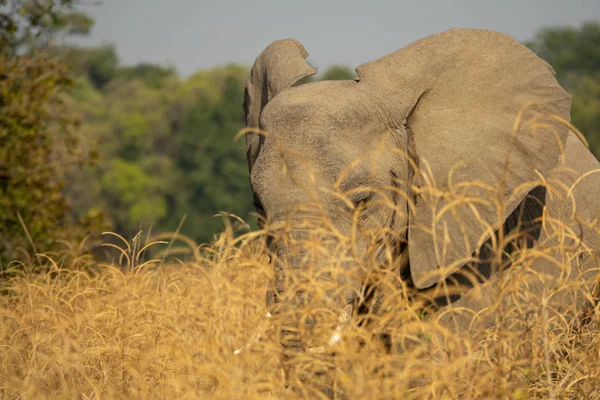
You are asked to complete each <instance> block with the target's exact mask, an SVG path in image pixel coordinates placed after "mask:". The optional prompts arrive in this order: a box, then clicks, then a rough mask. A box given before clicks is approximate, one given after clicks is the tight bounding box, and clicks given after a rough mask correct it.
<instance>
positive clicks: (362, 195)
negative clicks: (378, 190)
mask: <svg viewBox="0 0 600 400" xmlns="http://www.w3.org/2000/svg"><path fill="white" fill-rule="evenodd" d="M372 199H373V193H372V192H365V191H361V192H358V193H356V194H354V195H352V196H350V200H351V201H352V203H353V204H354V207H355V208H359V207H364V206H365V205H366V204H368V203H369V201H371V200H372Z"/></svg>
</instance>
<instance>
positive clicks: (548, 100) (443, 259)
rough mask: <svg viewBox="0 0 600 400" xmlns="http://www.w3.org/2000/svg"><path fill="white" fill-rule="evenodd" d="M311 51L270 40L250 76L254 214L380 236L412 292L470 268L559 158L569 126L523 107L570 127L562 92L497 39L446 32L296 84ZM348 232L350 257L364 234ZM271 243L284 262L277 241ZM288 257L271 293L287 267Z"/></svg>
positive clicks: (531, 59)
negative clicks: (530, 116)
mask: <svg viewBox="0 0 600 400" xmlns="http://www.w3.org/2000/svg"><path fill="white" fill-rule="evenodd" d="M307 56H308V54H307V52H306V50H305V49H304V47H303V46H302V45H301V44H300V43H299V42H298V41H296V40H292V39H286V40H280V41H276V42H274V43H272V44H271V45H270V46H268V47H267V48H266V49H265V50H264V51H263V52H262V53H261V54H260V55H259V56H258V58H257V59H256V62H255V64H254V66H253V68H252V71H251V75H250V78H249V79H248V81H247V85H246V91H245V102H244V109H245V113H246V125H247V128H250V130H251V131H252V132H250V133H249V134H247V136H246V140H247V142H246V143H247V157H248V166H249V170H250V182H251V186H252V190H253V191H254V194H255V205H256V208H257V211H258V212H259V213H260V214H261V215H263V217H264V218H265V220H266V221H268V223H269V224H270V225H271V226H275V225H276V224H277V223H281V222H282V221H284V220H287V221H288V222H289V221H290V220H291V221H297V222H298V221H300V220H303V221H305V220H310V219H311V218H312V217H315V219H319V218H321V217H322V215H323V214H325V215H326V216H327V217H328V218H329V220H330V221H331V224H332V225H333V226H334V228H335V230H336V231H337V232H341V233H342V234H346V235H348V236H350V235H352V234H353V233H352V231H353V230H356V225H357V224H358V225H359V228H360V226H362V227H375V228H377V227H379V228H385V230H386V231H387V232H388V233H390V234H391V235H392V236H394V239H393V240H392V242H393V243H394V244H395V245H397V246H398V248H399V251H398V253H397V256H398V259H403V260H406V262H405V264H406V265H407V268H406V271H405V272H406V274H407V275H406V276H408V277H409V279H411V280H412V282H413V283H414V286H416V287H417V288H427V287H431V286H432V285H435V284H436V283H438V282H441V281H443V280H444V279H446V278H448V276H450V275H451V274H454V273H456V272H457V271H459V270H460V269H461V268H462V267H463V266H464V265H465V264H467V263H469V262H471V261H472V260H473V257H474V254H478V250H479V249H480V248H481V246H482V244H483V243H484V242H485V241H486V240H488V239H489V238H491V237H492V236H493V235H494V233H495V232H497V231H498V230H499V229H500V228H501V227H502V226H503V224H505V223H506V221H507V219H508V218H509V216H510V215H511V213H513V211H514V210H515V209H517V207H518V206H519V205H520V204H523V202H524V201H525V199H526V196H527V194H528V193H529V192H530V191H531V189H532V188H533V186H528V185H527V182H531V181H538V180H539V179H540V177H541V176H545V175H547V174H548V173H549V171H551V170H552V169H553V168H554V167H555V165H556V164H557V162H558V161H559V157H560V155H561V151H562V149H563V146H564V144H565V142H566V139H567V136H568V132H569V131H568V128H567V127H566V126H565V125H563V124H561V123H560V122H559V121H558V118H557V119H551V118H549V119H547V120H546V121H545V123H544V124H543V126H542V128H540V129H536V130H535V132H533V133H532V129H531V126H530V125H528V124H526V123H523V121H524V120H525V119H526V118H525V117H524V115H525V114H526V112H525V114H523V110H535V111H536V112H538V113H541V114H543V115H546V116H547V115H555V116H558V117H560V118H562V119H564V120H567V121H568V120H569V115H570V96H569V95H568V94H567V93H566V92H565V91H564V90H563V89H562V88H561V87H560V85H559V84H558V83H557V81H556V80H555V78H554V71H553V70H552V68H551V67H550V66H549V65H548V64H547V63H546V62H545V61H543V60H541V59H540V58H538V57H537V56H536V55H535V54H534V53H532V52H531V51H529V50H528V49H527V48H526V47H524V46H523V45H521V44H519V43H518V42H517V41H516V40H514V39H512V38H510V37H508V36H506V35H504V34H500V33H497V32H493V31H488V30H472V29H452V30H449V31H446V32H443V33H439V34H436V35H433V36H430V37H427V38H424V39H421V40H419V41H416V42H414V43H412V44H410V45H408V46H406V47H404V48H402V49H400V50H398V51H396V52H394V53H391V54H389V55H387V56H384V57H382V58H380V59H377V60H375V61H372V62H368V63H366V64H363V65H361V66H359V67H358V68H356V72H357V74H358V76H357V77H356V78H355V79H354V80H347V81H322V82H313V83H306V84H300V85H298V82H299V81H300V80H301V79H302V78H304V77H307V76H309V75H312V74H314V73H316V71H315V69H313V68H312V67H311V66H309V65H308V64H307V62H306V61H305V58H306V57H307ZM541 114H540V115H541ZM519 121H521V122H519ZM350 166H351V167H352V168H349V167H350ZM362 189H369V190H362ZM338 192H343V193H346V194H347V197H346V199H344V198H341V197H340V196H337V195H336V193H338ZM384 199H385V200H386V201H387V202H388V203H391V204H393V207H383V206H381V204H382V202H381V201H378V200H384ZM465 199H467V200H465ZM346 200H347V201H346ZM308 204H311V206H307V205H308ZM303 206H305V207H303ZM298 210H302V211H301V212H298ZM317 213H320V215H319V216H316V214H317ZM357 213H358V214H359V216H358V219H357V218H356V215H357ZM292 215H293V216H292ZM357 221H358V222H357ZM291 230H292V232H293V231H294V227H293V224H292V225H291ZM300 231H301V229H299V230H298V232H300ZM357 232H358V233H355V234H354V235H355V242H356V243H357V247H358V249H359V252H360V251H363V250H364V249H365V246H366V243H367V241H368V240H367V238H366V236H365V237H363V236H361V235H362V234H361V232H365V230H364V229H358V230H357ZM297 236H301V234H300V233H298V235H297ZM271 246H272V247H273V250H274V253H275V254H277V255H278V256H280V258H282V259H285V258H286V246H285V245H283V244H278V243H271ZM288 261H289V262H288V263H287V264H286V265H288V267H287V268H288V269H287V270H286V267H285V266H284V267H281V268H280V271H279V272H278V278H277V279H276V280H277V288H276V289H277V291H278V292H279V291H283V290H285V284H284V283H283V282H284V281H285V279H284V278H285V276H286V274H289V273H291V271H292V270H293V269H294V266H293V264H294V263H295V262H296V261H297V260H296V259H295V258H294V257H291V256H290V257H289V259H288ZM356 284H359V283H356ZM355 296H356V295H355V294H353V293H346V294H344V295H342V296H339V297H340V299H342V300H341V302H342V304H340V306H342V307H343V306H344V304H343V303H344V302H350V301H351V300H352V298H353V297H355Z"/></svg>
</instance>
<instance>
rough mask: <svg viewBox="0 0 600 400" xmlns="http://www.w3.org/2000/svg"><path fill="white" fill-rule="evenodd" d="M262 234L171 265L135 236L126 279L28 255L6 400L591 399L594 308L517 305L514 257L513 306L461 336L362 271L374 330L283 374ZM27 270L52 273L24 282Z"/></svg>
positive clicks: (5, 325) (541, 302) (499, 306)
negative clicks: (268, 300) (372, 304)
mask: <svg viewBox="0 0 600 400" xmlns="http://www.w3.org/2000/svg"><path fill="white" fill-rule="evenodd" d="M163 236H164V237H162V238H160V237H159V238H156V240H159V239H165V237H167V238H168V236H167V235H163ZM260 236H261V233H260V232H254V233H244V234H241V235H240V234H234V230H233V229H228V230H226V231H224V232H223V233H222V234H221V236H220V237H219V238H218V240H217V241H216V242H215V243H214V245H212V246H211V247H201V248H199V249H198V248H195V247H194V246H191V244H190V246H189V251H188V253H190V254H191V255H190V256H189V260H188V261H186V262H181V263H176V262H173V261H172V260H173V259H172V258H170V259H169V260H171V261H168V262H163V261H162V259H161V258H160V257H159V258H156V259H148V260H146V259H145V258H146V257H144V254H146V253H147V252H148V248H144V247H143V246H142V245H141V244H139V243H137V239H136V240H135V241H134V243H131V244H128V243H126V242H123V244H122V246H121V248H122V252H123V259H122V261H123V264H126V267H125V268H123V267H121V268H117V267H115V266H111V265H91V266H90V265H89V263H90V261H89V260H88V259H86V258H83V257H80V258H76V257H72V256H70V257H65V255H64V254H63V255H61V254H54V255H51V256H38V257H37V258H36V259H32V261H31V264H30V265H29V266H27V265H26V266H25V268H24V270H23V271H22V272H21V273H19V274H17V276H15V277H13V278H11V279H10V281H9V282H8V283H6V284H5V286H4V287H3V295H2V296H0V345H1V347H2V351H1V352H0V361H1V362H0V393H1V394H2V398H3V399H39V398H61V399H102V398H106V399H112V398H119V399H122V398H139V399H203V398H215V399H266V398H296V397H300V398H320V397H322V396H324V395H323V394H322V391H323V390H327V389H323V388H327V387H331V388H333V394H334V395H335V396H336V397H337V398H348V399H362V398H368V399H373V400H374V399H390V398H407V399H410V398H431V399H459V398H460V399H482V398H503V399H504V398H510V399H524V398H555V399H562V398H573V399H592V398H598V396H600V389H599V388H600V362H599V361H598V360H599V357H600V354H599V352H600V342H599V340H600V335H599V329H598V322H599V320H598V316H599V313H598V308H597V307H594V305H593V304H592V305H588V306H587V307H584V308H583V311H582V309H576V308H575V306H574V303H573V304H567V305H566V307H564V304H563V307H562V308H561V309H560V310H559V308H557V307H555V304H554V302H553V299H554V298H556V297H557V296H558V295H559V294H560V293H562V292H564V291H565V290H569V291H571V290H575V291H576V292H578V293H583V294H584V295H585V293H584V289H581V288H582V287H583V286H580V285H579V284H580V283H582V282H576V281H575V282H573V281H568V282H567V281H565V282H564V284H563V285H558V286H556V287H553V288H550V289H548V290H547V291H545V292H544V294H543V296H535V297H534V296H531V295H528V293H527V292H526V290H523V285H522V284H521V283H522V280H521V279H519V277H522V276H524V275H526V272H527V271H526V269H527V266H526V264H527V263H526V262H524V260H526V259H527V257H528V255H527V254H525V253H523V254H521V255H520V259H519V260H515V262H514V263H515V266H514V268H512V270H509V271H507V272H506V273H505V276H506V278H504V279H503V281H502V282H501V283H500V286H501V287H502V290H503V292H504V293H505V295H506V296H508V297H511V298H512V299H513V301H512V302H511V303H510V304H511V305H510V306H507V304H509V303H507V302H499V301H492V303H491V304H492V305H491V307H490V308H489V309H488V310H487V311H486V312H488V313H489V314H488V315H490V316H491V317H492V318H493V319H494V321H495V323H494V324H492V325H491V326H487V327H483V328H477V326H476V325H474V326H473V327H472V329H470V331H469V332H458V333H457V332H452V331H451V330H448V329H445V328H443V327H442V326H440V325H439V324H438V323H437V317H424V316H423V314H422V313H420V312H419V310H420V309H419V306H418V303H419V302H418V301H409V300H408V297H409V293H408V291H407V290H406V287H405V286H403V285H402V282H401V281H400V280H399V278H398V277H394V276H391V275H390V274H389V271H387V272H386V271H384V270H381V269H380V271H379V272H380V273H378V274H371V275H372V277H374V276H375V275H377V276H379V278H378V277H375V278H374V279H379V282H380V284H381V285H380V287H383V286H386V288H384V289H383V291H384V292H385V293H386V297H385V298H384V299H383V301H382V302H381V304H380V308H379V312H378V313H376V314H377V315H375V314H373V315H372V318H371V322H370V323H368V324H367V323H364V324H359V323H356V321H357V320H358V317H356V316H355V317H354V318H353V320H352V322H350V323H348V324H345V325H341V326H340V327H341V329H340V330H339V332H340V334H341V339H340V341H339V342H337V343H334V344H332V345H331V346H329V347H330V348H327V349H326V350H325V352H323V351H313V350H315V348H311V349H310V350H308V351H306V352H303V353H301V354H299V355H298V356H297V357H296V359H294V361H293V363H294V365H293V369H294V370H295V373H294V374H293V375H289V376H293V378H290V377H287V378H286V375H285V374H284V372H283V368H282V365H281V362H280V360H281V347H280V345H279V328H278V326H279V325H278V324H279V322H278V321H279V319H278V318H276V317H275V316H273V317H270V318H269V317H267V314H266V308H265V288H266V287H267V286H268V283H269V280H270V279H271V277H272V267H271V266H270V265H269V262H268V261H269V260H268V257H267V256H266V251H265V249H264V245H262V244H261V243H262V238H261V237H260ZM177 242H179V241H177ZM180 250H182V248H181V247H180V248H172V251H174V252H175V253H177V252H179V251H180ZM69 252H70V253H76V249H71V250H70V251H69ZM66 259H69V260H71V261H69V262H70V263H71V264H70V265H60V266H59V265H58V264H57V263H58V260H66ZM34 263H37V264H38V266H39V265H44V266H45V267H46V269H47V273H43V274H29V273H27V270H28V267H31V266H32V265H34ZM517 264H518V265H517ZM90 267H91V271H92V272H84V269H85V270H87V271H89V270H90ZM565 267H567V266H566V265H565ZM309 270H310V269H309ZM313 277H314V276H313ZM306 278H307V279H309V280H305V283H307V284H308V286H310V288H311V290H315V293H316V291H318V290H320V289H319V284H320V283H319V282H317V281H315V280H314V279H313V280H312V281H310V279H311V276H310V273H309V274H307V275H306ZM380 278H382V279H380ZM394 280H396V283H395V284H389V282H393V281H394ZM382 310H383V311H382ZM303 312H306V313H307V315H309V314H310V315H312V316H313V317H315V316H318V317H317V318H318V320H319V321H321V323H319V324H318V325H319V326H318V328H316V329H315V331H314V332H311V333H310V334H311V335H312V336H311V337H317V338H319V337H320V338H323V337H326V335H331V333H332V332H333V330H334V329H335V325H336V315H335V312H333V311H330V310H318V309H317V310H311V309H310V308H306V309H304V310H303ZM384 331H385V332H386V333H387V334H388V335H389V337H391V338H392V339H391V340H392V342H393V343H394V346H393V347H394V350H393V351H390V350H389V348H386V346H384V345H382V340H380V339H379V335H378V333H380V332H384ZM303 333H306V332H301V334H303ZM315 340H316V341H317V342H319V340H318V339H315ZM321 343H324V342H323V341H322V340H321ZM236 350H237V351H236ZM234 353H237V354H234ZM333 353H334V355H331V354H333ZM286 379H287V381H286ZM330 394H331V392H330Z"/></svg>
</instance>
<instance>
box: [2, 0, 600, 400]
mask: <svg viewBox="0 0 600 400" xmlns="http://www.w3.org/2000/svg"><path fill="white" fill-rule="evenodd" d="M73 3H74V2H73V1H72V0H51V1H36V0H0V51H1V52H0V267H1V273H2V277H1V278H0V280H1V282H0V284H1V290H2V295H1V296H0V346H1V348H2V351H1V352H0V393H1V394H2V398H7V399H16V398H69V399H70V398H81V399H84V398H89V399H92V398H93V399H100V398H144V399H146V398H148V399H150V398H177V399H179V398H182V399H183V398H248V399H250V398H257V399H258V398H260V399H263V398H289V397H291V396H298V395H299V396H304V397H308V398H319V396H323V394H322V392H323V391H324V389H323V388H327V387H333V388H334V389H333V390H334V392H335V393H336V395H338V396H340V395H342V394H345V395H346V396H347V398H365V397H368V398H372V399H378V398H382V399H383V398H436V399H445V398H452V399H454V398H461V399H476V398H477V399H480V398H598V397H600V363H598V359H599V357H600V343H599V342H598V338H600V335H599V333H600V330H599V327H598V322H600V321H599V315H600V312H599V310H598V308H597V307H595V308H594V307H588V308H587V309H586V311H585V314H583V315H582V314H581V312H580V310H578V309H575V308H574V307H567V308H566V309H565V308H564V307H563V308H561V309H560V310H559V309H558V308H556V307H555V304H554V302H553V296H554V295H555V294H556V293H558V292H564V291H566V290H567V289H566V288H567V287H568V290H570V291H573V292H577V293H580V294H582V293H583V295H584V297H585V296H588V297H589V296H590V294H589V293H585V291H584V290H583V289H582V288H581V287H580V284H581V283H580V282H579V283H578V282H571V283H568V284H567V283H565V284H564V287H556V288H555V292H553V293H548V294H547V295H546V296H544V298H541V299H539V298H532V297H531V296H528V293H527V290H526V289H524V288H523V286H522V285H521V284H520V281H519V279H518V275H508V276H507V278H506V281H505V286H504V289H505V291H506V293H511V294H513V295H514V298H515V299H517V300H516V301H515V303H514V304H512V306H510V307H507V306H506V304H503V303H501V302H496V303H494V304H493V305H492V306H491V307H490V309H489V310H488V313H489V314H490V315H493V317H494V318H496V321H497V323H496V324H495V325H494V326H493V327H492V328H489V327H488V328H481V329H480V330H479V331H477V330H475V331H474V332H472V334H471V335H461V334H457V333H453V332H449V331H447V330H444V329H442V328H441V327H440V326H439V325H437V323H436V321H435V320H427V319H423V314H422V312H421V311H422V303H419V302H418V301H414V299H413V300H412V301H409V298H408V293H407V291H406V288H405V287H403V286H402V282H401V281H400V280H399V277H390V276H389V274H388V273H387V272H386V271H379V270H377V269H376V268H373V270H377V273H376V274H375V275H374V276H373V277H372V279H373V280H374V281H378V280H379V281H381V282H382V283H381V284H382V285H388V286H389V287H388V289H389V290H392V291H393V292H392V294H393V296H391V297H392V298H393V299H394V301H393V302H388V303H385V304H383V305H380V307H382V309H385V310H386V311H387V313H386V314H385V315H387V316H386V317H385V318H379V319H377V318H373V319H371V320H370V322H369V323H365V324H349V325H347V326H345V327H344V328H343V335H342V340H341V341H340V342H339V343H338V344H337V345H336V346H337V347H335V348H333V349H329V350H328V351H330V352H331V351H334V352H335V357H334V358H331V357H327V356H326V354H323V353H322V352H320V351H317V352H308V351H307V353H306V355H305V356H304V357H303V358H302V357H301V358H299V359H298V360H297V361H296V365H295V368H296V374H295V375H292V376H294V378H293V380H292V381H290V375H289V374H288V375H285V374H283V370H282V365H281V363H280V359H281V357H280V352H281V349H280V346H279V338H278V335H279V331H280V330H279V325H278V323H279V322H278V321H277V320H274V319H273V318H268V317H267V316H266V314H265V313H266V309H265V291H266V287H267V286H268V284H269V282H270V280H271V278H272V267H271V266H270V265H269V262H268V261H269V257H268V253H267V250H266V249H265V247H264V240H263V239H264V237H263V234H262V233H261V232H260V231H258V232H257V231H254V228H255V225H254V218H255V217H254V216H252V212H253V206H252V203H253V202H252V195H251V192H250V189H249V185H248V176H247V174H248V173H247V166H246V158H245V154H244V146H243V145H242V143H239V142H238V143H234V141H233V137H234V136H235V134H236V133H237V132H238V131H239V130H240V129H241V128H242V127H243V126H244V114H243V110H242V106H241V105H242V102H243V86H244V83H245V80H246V78H247V75H248V71H249V69H248V67H247V66H243V65H237V64H232V65H227V66H223V67H217V68H213V69H210V70H205V71H198V72H196V73H194V74H193V75H191V76H189V77H185V78H184V77H181V76H179V75H178V74H177V71H176V70H175V69H174V68H172V67H168V66H164V65H153V64H147V63H142V64H138V65H129V66H128V65H122V64H121V63H120V62H119V59H118V56H117V53H116V51H115V48H114V46H112V45H103V46H100V47H96V48H82V47H76V46H72V45H68V44H64V43H65V41H62V40H57V39H64V38H65V37H68V36H69V35H85V34H87V33H88V32H89V31H90V29H92V25H93V21H92V20H90V18H89V17H87V16H86V15H85V14H84V13H82V12H80V11H78V10H79V9H75V8H73V6H74V4H73ZM57 43H62V44H57ZM66 43H68V41H67V42H66ZM526 45H527V46H528V47H530V48H531V49H532V50H534V51H535V52H536V53H537V54H538V55H540V56H541V57H542V58H544V59H546V60H547V61H548V62H549V63H550V64H551V65H552V66H553V67H554V69H555V70H556V72H557V77H558V79H559V81H560V82H561V83H562V84H563V86H564V87H565V88H566V89H567V90H568V91H569V92H570V93H571V94H572V95H573V112H572V123H573V124H574V125H575V126H576V127H577V128H579V129H580V130H581V131H582V133H583V134H584V135H585V137H586V138H587V140H588V142H589V144H590V147H591V149H592V151H593V152H594V154H595V155H596V156H600V23H597V22H589V23H586V24H583V25H582V26H579V27H548V28H544V29H542V30H540V31H539V32H538V33H537V34H536V36H535V37H534V38H533V39H532V40H531V41H529V42H527V43H526ZM353 76H354V73H353V72H352V71H351V70H350V69H348V68H346V67H344V66H334V67H331V68H329V69H327V70H326V71H324V72H323V73H322V74H321V75H320V77H319V78H317V79H348V78H352V77H353ZM220 212H224V213H230V214H232V215H236V216H239V217H241V218H242V219H243V220H245V221H248V222H249V225H246V224H244V223H242V222H240V221H238V220H237V219H236V218H234V217H232V216H228V215H227V214H223V215H222V216H221V217H217V218H216V217H214V216H215V214H218V213H220ZM106 231H111V232H114V233H113V234H103V235H102V234H101V233H102V232H106ZM163 232H178V234H179V235H174V234H162V233H163ZM102 243H105V244H106V246H103V247H102V246H101V244H102ZM200 243H208V244H205V245H200V246H199V245H198V244H200ZM345 243H346V245H347V246H348V247H351V243H350V241H347V242H345ZM310 246H316V247H318V243H317V241H315V242H314V243H312V244H310ZM154 249H158V250H154ZM315 251H318V250H315ZM340 251H342V250H340ZM104 252H106V253H110V254H112V255H113V256H115V255H116V257H108V258H107V257H105V255H104ZM353 256H354V257H357V256H358V255H353ZM532 256H533V255H531V254H527V252H524V253H523V254H520V256H519V257H520V258H518V259H515V260H514V263H515V264H517V265H522V266H523V267H522V269H519V268H516V269H515V271H516V272H519V273H523V270H526V269H527V262H526V260H527V259H528V257H532ZM567 259H569V260H571V261H569V262H567V263H565V265H564V268H569V267H570V266H571V265H570V264H571V263H572V262H575V261H573V259H572V257H571V258H569V257H567ZM361 263H362V264H363V265H364V268H365V269H368V268H369V266H370V264H369V263H368V262H365V260H363V259H361ZM390 282H391V283H392V284H390ZM305 284H306V286H308V287H311V288H313V290H317V291H318V290H319V285H317V284H315V282H314V277H310V276H308V277H307V280H306V282H305ZM316 295H318V293H317V294H316ZM305 312H307V315H316V314H319V315H320V320H322V321H323V323H322V324H320V326H319V329H320V331H319V332H312V333H311V334H313V335H316V336H317V337H328V336H329V335H330V334H331V332H332V331H333V329H334V328H333V327H334V326H335V324H336V319H337V314H336V313H334V312H332V311H330V310H306V311H305ZM311 313H312V314H311ZM509 317H512V319H511V318H509ZM515 321H516V322H515ZM383 331H385V332H386V334H387V335H390V336H391V337H392V338H393V341H394V343H396V344H398V343H400V344H401V345H400V347H402V350H403V351H402V352H400V353H398V354H391V353H390V352H388V351H387V350H386V348H385V347H386V346H385V345H384V344H382V341H381V340H379V339H378V337H379V336H378V334H379V333H381V332H383ZM236 350H237V351H236ZM286 379H287V381H286ZM286 384H287V385H288V387H287V388H286ZM325 391H326V390H325Z"/></svg>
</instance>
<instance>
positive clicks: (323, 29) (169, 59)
mask: <svg viewBox="0 0 600 400" xmlns="http://www.w3.org/2000/svg"><path fill="white" fill-rule="evenodd" d="M88 2H89V0H88ZM82 9H83V10H85V11H87V12H88V13H89V14H90V15H91V16H92V17H93V18H94V19H95V20H96V24H95V26H94V28H93V30H92V34H91V36H90V37H89V38H85V39H78V40H76V43H80V44H85V45H96V44H101V43H115V44H116V49H117V53H118V54H119V57H120V59H121V61H122V63H123V64H134V63H137V62H141V61H146V62H153V63H158V64H161V65H173V66H175V67H176V68H177V70H178V71H179V73H180V74H181V75H183V76H187V75H189V74H191V73H192V72H194V71H196V70H198V69H206V68H209V67H213V66H217V65H224V64H227V63H231V62H239V63H243V64H247V65H251V64H252V63H253V62H254V59H255V58H256V56H257V55H258V54H259V53H260V52H261V51H262V50H263V49H264V48H265V47H266V46H267V45H268V44H269V43H271V42H273V41H274V40H277V39H283V38H289V37H291V38H295V39H298V40H300V42H302V44H304V46H305V47H306V49H307V50H308V52H309V53H310V57H309V60H310V62H311V63H312V64H313V65H315V66H316V67H318V68H319V69H320V70H321V71H324V70H325V69H326V68H327V67H328V66H330V65H333V64H344V65H347V66H349V67H351V68H352V69H354V68H355V67H356V66H358V65H360V64H362V63H364V62H366V61H370V60H373V59H376V58H378V57H381V56H383V55H385V54H387V53H389V52H392V51H394V50H397V49H399V48H401V47H403V46H405V45H407V44H408V43H410V42H412V41H414V40H417V39H420V38H422V37H424V36H427V35H430V34H433V33H437V32H441V31H444V30H447V29H450V28H454V27H462V28H485V29H493V30H496V31H500V32H503V33H506V34H509V35H511V36H513V37H515V38H516V39H518V40H520V41H525V40H528V39H531V38H532V37H533V35H534V33H535V31H536V30H537V29H539V28H540V27H543V26H554V25H568V26H574V27H576V26H579V25H580V24H581V23H582V22H584V21H589V20H595V21H600V0H545V1H544V0H496V1H491V0H448V1H442V0H437V1H426V0H366V1H365V0H363V1H355V0H319V1H317V0H302V1H289V0H102V4H101V5H99V6H90V5H88V6H83V7H82Z"/></svg>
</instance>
